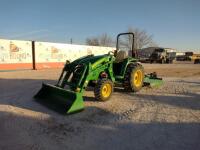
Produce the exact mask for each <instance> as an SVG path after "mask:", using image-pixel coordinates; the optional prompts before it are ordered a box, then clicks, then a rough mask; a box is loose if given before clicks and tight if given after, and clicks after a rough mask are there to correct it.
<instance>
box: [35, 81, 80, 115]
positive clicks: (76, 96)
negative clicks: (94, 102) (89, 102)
mask: <svg viewBox="0 0 200 150" xmlns="http://www.w3.org/2000/svg"><path fill="white" fill-rule="evenodd" d="M34 98H36V99H37V100H42V101H45V103H51V104H52V105H53V104H55V105H54V106H58V105H59V106H62V109H64V111H65V112H64V113H67V114H71V113H75V112H78V111H81V110H83V109H84V103H83V97H82V93H78V92H73V91H70V90H66V89H62V88H60V87H57V86H54V85H50V84H42V88H41V89H40V91H39V92H38V93H37V94H36V95H35V96H34ZM42 101H41V102H42ZM60 108H61V107H60ZM62 111H63V110H62Z"/></svg>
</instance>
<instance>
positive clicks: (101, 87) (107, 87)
mask: <svg viewBox="0 0 200 150" xmlns="http://www.w3.org/2000/svg"><path fill="white" fill-rule="evenodd" d="M112 92H113V83H112V81H111V80H109V79H99V80H98V82H97V84H96V86H95V88H94V96H95V98H96V99H97V100H99V101H107V100H108V99H109V98H110V97H111V95H112Z"/></svg>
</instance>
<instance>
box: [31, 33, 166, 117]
mask: <svg viewBox="0 0 200 150" xmlns="http://www.w3.org/2000/svg"><path fill="white" fill-rule="evenodd" d="M123 36H127V37H126V38H124V39H127V40H124V39H122V40H121V37H123ZM124 41H128V43H125V42H124ZM161 84H162V79H161V78H157V76H156V75H155V74H151V75H145V74H144V69H143V66H142V65H141V63H139V62H138V59H137V53H136V51H135V50H134V34H133V33H121V34H119V35H118V36H117V46H116V50H115V51H111V52H109V53H108V54H105V55H99V56H94V55H88V56H85V57H81V58H79V59H77V60H75V61H73V62H71V63H70V62H69V61H67V62H66V64H65V66H64V68H63V70H62V73H61V75H60V78H59V80H58V82H57V84H56V85H50V84H43V85H42V88H41V90H40V91H39V92H38V93H37V94H36V95H35V96H34V97H35V98H37V99H41V100H44V99H46V100H47V101H54V102H55V103H59V104H61V105H63V106H64V109H65V112H66V113H67V114H71V113H75V112H78V111H81V110H83V109H84V102H83V93H84V91H85V89H86V88H87V87H88V86H92V87H94V95H95V98H96V99H97V100H100V101H106V100H108V99H109V98H110V97H111V95H112V92H113V89H114V87H115V86H121V87H124V89H125V91H130V92H137V91H139V90H140V89H141V88H142V87H143V86H144V85H156V86H158V85H161Z"/></svg>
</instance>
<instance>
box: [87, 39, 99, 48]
mask: <svg viewBox="0 0 200 150" xmlns="http://www.w3.org/2000/svg"><path fill="white" fill-rule="evenodd" d="M86 44H87V45H91V46H99V39H98V38H96V37H91V38H87V39H86Z"/></svg>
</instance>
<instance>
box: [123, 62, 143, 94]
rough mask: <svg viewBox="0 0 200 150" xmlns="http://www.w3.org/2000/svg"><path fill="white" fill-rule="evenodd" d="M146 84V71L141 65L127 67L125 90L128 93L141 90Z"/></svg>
mask: <svg viewBox="0 0 200 150" xmlns="http://www.w3.org/2000/svg"><path fill="white" fill-rule="evenodd" d="M143 82H144V69H143V67H142V66H141V65H137V66H136V65H134V64H131V65H129V66H128V67H127V71H126V74H125V78H124V89H125V90H126V91H128V92H131V91H133V92H137V91H139V90H141V88H142V86H143Z"/></svg>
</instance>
